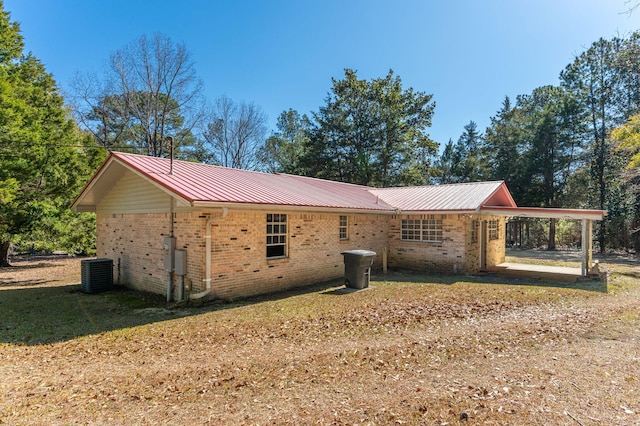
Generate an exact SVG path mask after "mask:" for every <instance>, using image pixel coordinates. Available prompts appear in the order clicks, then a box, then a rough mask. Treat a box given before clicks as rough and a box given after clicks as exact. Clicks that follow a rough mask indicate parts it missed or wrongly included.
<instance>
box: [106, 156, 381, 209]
mask: <svg viewBox="0 0 640 426" xmlns="http://www.w3.org/2000/svg"><path fill="white" fill-rule="evenodd" d="M111 158H113V160H115V161H118V162H121V163H123V164H125V165H126V166H128V167H130V168H132V169H134V170H136V171H137V172H139V173H140V174H142V175H143V176H145V177H148V178H149V179H151V180H152V181H154V182H156V183H157V184H159V185H161V186H162V187H164V188H166V189H167V190H169V191H171V192H173V193H175V194H176V195H178V196H179V197H181V198H183V199H184V200H186V201H188V202H190V203H198V202H200V203H243V204H265V205H285V206H303V207H324V208H348V209H364V210H390V209H392V208H391V206H389V205H386V204H384V203H380V202H379V200H377V199H376V197H375V195H373V194H371V193H370V192H369V191H368V190H369V189H370V188H368V187H366V186H360V185H352V184H348V183H342V182H333V181H326V180H322V179H314V178H301V177H299V176H293V175H287V174H270V173H260V172H253V171H247V170H240V169H232V168H227V167H220V166H213V165H209V164H200V163H191V162H188V161H174V162H173V174H169V169H170V160H168V159H165V158H157V157H149V156H144V155H135V154H124V153H119V152H113V153H111Z"/></svg>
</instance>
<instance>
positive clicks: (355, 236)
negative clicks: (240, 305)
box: [97, 210, 504, 299]
mask: <svg viewBox="0 0 640 426" xmlns="http://www.w3.org/2000/svg"><path fill="white" fill-rule="evenodd" d="M267 213H286V214H287V244H288V247H287V254H288V255H287V256H286V257H285V258H280V259H267V256H266V215H267ZM216 216H220V210H217V211H207V212H205V211H201V212H177V213H174V218H173V228H174V236H175V237H176V249H184V250H186V251H187V264H188V265H187V275H186V278H187V279H188V280H190V281H191V282H192V283H193V292H198V291H201V290H203V289H204V288H205V283H204V279H205V271H204V269H205V261H206V260H205V227H206V222H207V219H209V218H214V217H216ZM346 216H347V217H348V239H347V240H344V241H342V240H340V238H339V224H340V219H339V218H340V214H332V213H301V212H294V211H289V212H284V211H277V212H273V211H267V210H264V211H253V210H244V211H240V210H237V211H236V210H229V213H228V215H227V216H226V217H225V218H216V219H214V220H213V221H212V226H211V234H212V240H211V241H212V250H211V251H212V253H211V264H212V267H211V290H212V293H211V297H213V298H223V299H228V298H235V297H244V296H249V295H255V294H260V293H267V292H272V291H277V290H282V289H286V288H291V287H298V286H302V285H306V284H311V283H315V282H321V281H326V280H330V279H336V278H340V277H343V276H344V261H343V256H342V255H341V254H340V253H341V252H342V251H344V250H352V249H366V250H373V251H375V252H376V253H377V254H378V255H377V256H376V258H375V263H374V268H377V269H380V268H381V267H382V252H383V249H384V248H385V247H387V248H388V266H389V267H390V268H394V267H400V268H412V269H418V270H424V271H430V272H438V271H440V272H447V273H464V272H476V271H477V270H478V269H479V262H480V257H479V246H480V245H479V244H478V243H473V242H472V241H471V219H470V218H469V216H467V215H457V214H450V215H444V216H442V218H443V219H442V241H441V242H437V243H431V242H422V241H403V240H401V223H402V219H407V218H410V219H416V218H427V217H428V215H417V216H415V215H414V216H407V215H396V216H389V215H375V214H371V215H370V214H348V215H346ZM437 216H438V217H440V215H437ZM478 219H483V220H486V219H489V217H488V216H487V217H479V218H478ZM494 219H497V220H498V221H499V227H498V237H499V238H498V239H497V240H493V241H489V242H488V243H487V264H488V265H494V264H498V263H501V262H503V261H504V220H503V219H500V218H498V217H494ZM170 227H171V222H170V215H169V213H137V214H98V215H97V255H98V256H99V257H108V258H111V259H113V260H114V267H116V266H115V265H117V262H118V259H120V262H121V269H120V280H121V282H122V284H127V285H129V286H131V287H133V288H136V289H140V290H145V291H151V292H154V293H160V294H166V286H167V272H165V271H164V267H163V257H164V252H163V249H162V245H163V242H164V237H165V236H168V235H169V234H170ZM116 274H117V271H114V276H116ZM173 283H174V289H175V284H176V283H177V277H174V280H173ZM175 294H176V293H175V290H174V296H175Z"/></svg>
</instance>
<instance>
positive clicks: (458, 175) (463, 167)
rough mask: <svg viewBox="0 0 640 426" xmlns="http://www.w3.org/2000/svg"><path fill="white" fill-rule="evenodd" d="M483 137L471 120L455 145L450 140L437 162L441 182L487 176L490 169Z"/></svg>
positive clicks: (473, 179)
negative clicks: (488, 168) (485, 154)
mask: <svg viewBox="0 0 640 426" xmlns="http://www.w3.org/2000/svg"><path fill="white" fill-rule="evenodd" d="M482 145H483V137H482V135H481V134H480V133H479V132H478V126H477V125H476V123H475V122H473V121H471V122H469V124H467V125H466V126H464V133H463V134H462V135H460V138H458V142H457V143H456V144H455V145H454V144H453V141H451V140H450V141H449V142H448V143H447V145H445V148H444V151H443V152H442V155H441V156H440V158H439V159H438V162H437V163H436V168H437V169H438V170H439V171H440V176H439V177H438V181H439V183H458V182H478V181H481V180H483V179H484V178H486V176H487V174H488V173H489V171H488V170H487V168H486V165H487V163H486V161H485V160H484V155H483V150H482Z"/></svg>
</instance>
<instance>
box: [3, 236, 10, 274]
mask: <svg viewBox="0 0 640 426" xmlns="http://www.w3.org/2000/svg"><path fill="white" fill-rule="evenodd" d="M10 246H11V240H7V241H0V268H4V267H6V266H11V264H10V263H9V247H10Z"/></svg>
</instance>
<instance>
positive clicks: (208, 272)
mask: <svg viewBox="0 0 640 426" xmlns="http://www.w3.org/2000/svg"><path fill="white" fill-rule="evenodd" d="M228 213H229V210H228V209H227V208H226V207H223V208H222V215H220V216H216V217H212V218H209V219H207V223H206V225H205V234H204V244H205V248H204V250H205V271H204V284H205V289H204V290H203V291H201V292H200V293H195V294H191V295H190V296H189V299H191V300H198V299H202V298H203V297H205V296H207V295H208V294H209V293H211V224H212V223H213V222H214V221H216V220H218V219H224V218H225V217H227V214H228Z"/></svg>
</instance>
